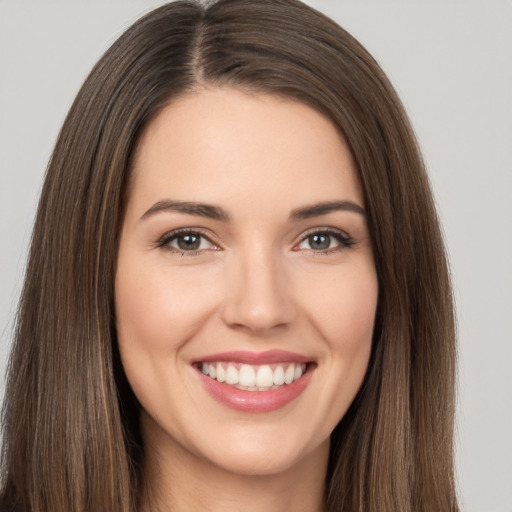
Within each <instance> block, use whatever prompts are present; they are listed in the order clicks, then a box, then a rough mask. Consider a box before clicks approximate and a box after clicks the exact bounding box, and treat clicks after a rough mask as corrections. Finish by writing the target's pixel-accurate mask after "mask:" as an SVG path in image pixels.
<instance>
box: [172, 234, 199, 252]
mask: <svg viewBox="0 0 512 512" xmlns="http://www.w3.org/2000/svg"><path fill="white" fill-rule="evenodd" d="M177 242H178V247H179V248H180V249H182V250H184V251H193V250H196V249H199V246H200V245H201V237H199V236H197V235H181V236H179V237H178V239H177Z"/></svg>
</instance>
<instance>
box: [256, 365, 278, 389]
mask: <svg viewBox="0 0 512 512" xmlns="http://www.w3.org/2000/svg"><path fill="white" fill-rule="evenodd" d="M273 384H274V372H273V371H272V370H271V369H270V366H268V364H264V365H263V366H260V367H259V369H258V376H257V377H256V386H258V387H259V388H270V387H271V386H272V385H273Z"/></svg>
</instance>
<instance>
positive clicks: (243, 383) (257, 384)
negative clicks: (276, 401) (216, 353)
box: [201, 362, 306, 391]
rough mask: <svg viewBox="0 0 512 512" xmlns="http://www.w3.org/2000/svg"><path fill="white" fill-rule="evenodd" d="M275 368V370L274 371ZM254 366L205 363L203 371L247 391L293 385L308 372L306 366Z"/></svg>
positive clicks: (219, 380) (213, 377)
mask: <svg viewBox="0 0 512 512" xmlns="http://www.w3.org/2000/svg"><path fill="white" fill-rule="evenodd" d="M272 367H273V369H272ZM272 367H271V365H268V364H264V365H261V366H253V365H250V364H241V365H240V364H239V363H238V364H237V363H221V362H219V363H203V364H202V365H201V371H202V372H203V373H204V374H205V375H208V376H210V377H211V378H212V379H215V380H217V381H218V382H225V383H226V384H229V385H230V386H234V387H236V388H238V389H244V390H246V391H268V390H270V389H277V388H278V387H280V386H282V385H283V384H291V383H292V382H294V381H295V380H297V379H300V378H301V377H302V375H304V372H305V371H306V365H305V364H298V363H286V364H284V365H282V364H279V365H272Z"/></svg>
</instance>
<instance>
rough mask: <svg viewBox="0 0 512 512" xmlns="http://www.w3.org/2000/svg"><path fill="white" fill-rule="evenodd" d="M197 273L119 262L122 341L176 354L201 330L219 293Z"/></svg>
mask: <svg viewBox="0 0 512 512" xmlns="http://www.w3.org/2000/svg"><path fill="white" fill-rule="evenodd" d="M212 290H215V288H214V287H212V286H208V283H205V281H204V279H201V277H200V275H198V273H197V272H196V273H195V274H193V273H192V272H170V271H169V270H168V269H166V268H165V267H162V266H161V265H159V266H155V267H152V266H151V264H147V265H137V264H136V262H130V261H125V262H123V261H120V262H119V266H118V271H117V275H116V315H117V329H118V337H119V343H120V345H121V346H123V345H124V349H125V350H126V349H128V348H131V347H133V348H135V347H137V346H139V349H140V350H146V351H150V350H151V351H152V352H153V351H154V352H155V355H157V356H158V355H159V356H161V355H163V354H164V353H165V352H174V351H176V349H177V348H178V347H179V346H180V344H181V343H183V342H184V341H186V340H187V339H188V338H190V337H191V336H193V334H194V333H195V332H196V331H197V330H198V329H200V328H201V326H202V325H203V324H204V321H205V318H207V316H208V315H209V312H210V311H211V310H212V308H214V305H215V303H216V300H217V297H216V296H215V294H214V293H213V292H212Z"/></svg>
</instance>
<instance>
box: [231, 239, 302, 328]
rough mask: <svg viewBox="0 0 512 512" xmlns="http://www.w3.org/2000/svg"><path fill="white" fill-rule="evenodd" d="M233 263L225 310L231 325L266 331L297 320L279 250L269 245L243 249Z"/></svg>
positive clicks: (238, 252)
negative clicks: (294, 319) (294, 318)
mask: <svg viewBox="0 0 512 512" xmlns="http://www.w3.org/2000/svg"><path fill="white" fill-rule="evenodd" d="M232 263H233V264H232V265H230V266H229V269H228V270H227V272H228V273H229V276H226V277H227V280H228V292H227V297H226V303H225V305H224V311H223V316H224V321H225V322H226V323H227V324H228V325H230V326H232V327H243V328H245V329H247V330H249V331H251V332H262V331H267V330H271V329H273V328H275V327H279V326H284V325H286V324H288V323H290V322H291V321H292V320H293V317H294V307H293V303H292V297H291V295H290V294H289V292H290V290H289V286H288V284H287V279H286V272H284V269H283V265H282V262H281V259H280V257H279V254H278V253H277V251H275V250H273V249H272V247H269V246H266V247H261V246H259V247H257V248H254V246H253V247H252V248H251V247H248V248H244V249H240V250H239V251H237V254H236V256H234V261H233V262H232Z"/></svg>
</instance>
